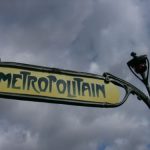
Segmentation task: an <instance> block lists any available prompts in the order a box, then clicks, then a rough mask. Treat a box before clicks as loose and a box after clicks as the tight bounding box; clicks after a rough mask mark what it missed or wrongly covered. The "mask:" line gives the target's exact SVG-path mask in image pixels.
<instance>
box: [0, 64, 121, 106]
mask: <svg viewBox="0 0 150 150" xmlns="http://www.w3.org/2000/svg"><path fill="white" fill-rule="evenodd" d="M0 93H3V94H7V93H8V94H9V95H10V96H11V94H12V95H17V96H24V97H25V96H27V98H28V96H32V97H33V98H34V96H35V97H37V98H39V99H40V98H41V101H42V98H46V99H48V100H49V102H51V100H52V99H53V100H55V101H57V99H59V100H61V101H62V102H63V101H65V103H67V101H68V102H69V101H70V102H71V101H73V102H84V103H86V102H87V103H88V102H90V103H111V104H116V103H119V98H120V92H119V89H118V88H117V87H116V86H115V85H114V84H112V83H108V84H106V83H105V82H104V80H103V79H99V78H93V77H89V76H85V77H84V76H83V75H77V74H74V73H70V74H67V73H66V74H65V73H57V72H52V71H45V70H43V71H42V69H41V70H38V69H37V70H36V69H32V68H29V69H28V68H21V67H20V68H19V67H12V66H11V67H8V66H6V67H5V66H0ZM38 101H39V100H38Z"/></svg>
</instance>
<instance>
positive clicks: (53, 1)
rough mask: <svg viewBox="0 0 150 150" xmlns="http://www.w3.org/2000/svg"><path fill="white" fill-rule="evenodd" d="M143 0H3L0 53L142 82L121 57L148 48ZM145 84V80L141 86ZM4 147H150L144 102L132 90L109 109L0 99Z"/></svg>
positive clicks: (146, 8)
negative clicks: (125, 97) (127, 98)
mask: <svg viewBox="0 0 150 150" xmlns="http://www.w3.org/2000/svg"><path fill="white" fill-rule="evenodd" d="M148 4H149V2H148V1H137V0H126V1H123V0H122V1H120V0H114V1H109V0H93V1H92V0H61V1H60V0H49V1H46V0H44V1H41V0H30V1H29V0H26V1H23V0H19V1H18V0H14V1H10V0H5V1H4V0H3V1H1V2H0V49H1V50H0V55H1V57H2V60H7V61H17V62H24V63H31V64H37V65H45V66H52V67H58V68H65V69H71V70H79V71H87V72H93V73H94V72H95V73H98V74H102V73H103V72H104V71H109V72H111V73H113V74H115V75H117V76H120V77H121V78H123V79H127V80H129V81H131V82H132V83H135V84H136V85H137V86H139V87H141V84H140V83H137V80H134V79H133V77H132V75H131V74H130V75H129V70H128V69H127V66H126V64H125V63H126V62H127V61H128V60H129V59H130V58H131V57H129V54H130V52H131V51H132V50H133V49H135V51H136V52H137V53H139V54H143V53H146V54H148V56H150V53H149V48H150V46H149V26H148V25H149V21H150V20H149V17H148V14H149V5H148ZM142 88H143V87H142ZM0 104H1V105H0V133H1V134H0V149H2V150H9V149H12V150H20V149H22V150H26V149H28V150H38V149H39V150H41V149H43V150H48V149H51V150H57V149H62V150H65V149H71V150H99V149H100V150H101V149H102V148H103V149H104V148H105V149H106V150H114V149H115V150H117V149H122V150H126V149H129V150H131V149H137V150H141V149H146V150H147V149H148V148H149V144H150V143H149V140H148V139H149V137H150V133H149V123H150V120H149V110H148V109H147V107H146V106H145V104H144V103H142V102H140V101H138V100H136V97H133V96H131V97H130V98H129V100H128V101H127V102H126V103H125V104H124V105H123V106H121V107H118V108H115V109H102V108H84V107H75V106H63V105H55V104H44V103H34V102H22V101H14V100H6V99H5V100H4V99H1V101H0Z"/></svg>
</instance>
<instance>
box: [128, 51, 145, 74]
mask: <svg viewBox="0 0 150 150" xmlns="http://www.w3.org/2000/svg"><path fill="white" fill-rule="evenodd" d="M131 56H132V57H133V59H131V60H130V61H129V62H128V63H127V64H128V66H129V68H130V69H132V70H134V71H135V73H137V74H144V73H145V72H146V71H147V56H146V55H141V56H136V53H134V52H132V53H131Z"/></svg>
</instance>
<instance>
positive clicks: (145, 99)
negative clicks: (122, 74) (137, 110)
mask: <svg viewBox="0 0 150 150" xmlns="http://www.w3.org/2000/svg"><path fill="white" fill-rule="evenodd" d="M103 76H104V77H105V79H106V82H112V83H114V84H115V85H117V86H120V87H122V88H124V89H125V91H126V95H125V97H124V99H123V100H122V102H121V103H120V105H122V104H123V103H124V102H125V101H126V100H127V98H128V96H129V95H130V94H133V95H136V96H137V98H138V99H139V100H143V102H144V103H145V104H146V105H147V106H148V108H149V109H150V98H149V97H148V96H147V95H146V94H145V93H143V92H142V91H141V90H139V89H138V88H137V87H135V86H134V85H132V84H131V83H129V82H127V81H125V80H123V79H120V78H118V77H116V76H114V75H112V74H110V73H104V74H103Z"/></svg>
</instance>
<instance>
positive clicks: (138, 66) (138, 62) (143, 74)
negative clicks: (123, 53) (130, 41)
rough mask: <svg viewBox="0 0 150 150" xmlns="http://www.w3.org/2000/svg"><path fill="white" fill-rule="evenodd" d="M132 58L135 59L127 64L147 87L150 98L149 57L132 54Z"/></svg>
mask: <svg viewBox="0 0 150 150" xmlns="http://www.w3.org/2000/svg"><path fill="white" fill-rule="evenodd" d="M131 56H132V57H133V58H132V59H131V60H130V61H128V62H127V65H128V67H129V69H130V70H131V72H132V73H133V74H134V75H135V76H136V77H137V78H138V79H139V80H140V81H141V82H142V83H143V84H144V85H145V87H146V89H147V91H148V94H149V96H150V86H149V83H148V78H149V60H148V58H147V55H141V56H137V55H136V53H134V52H132V53H131Z"/></svg>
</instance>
